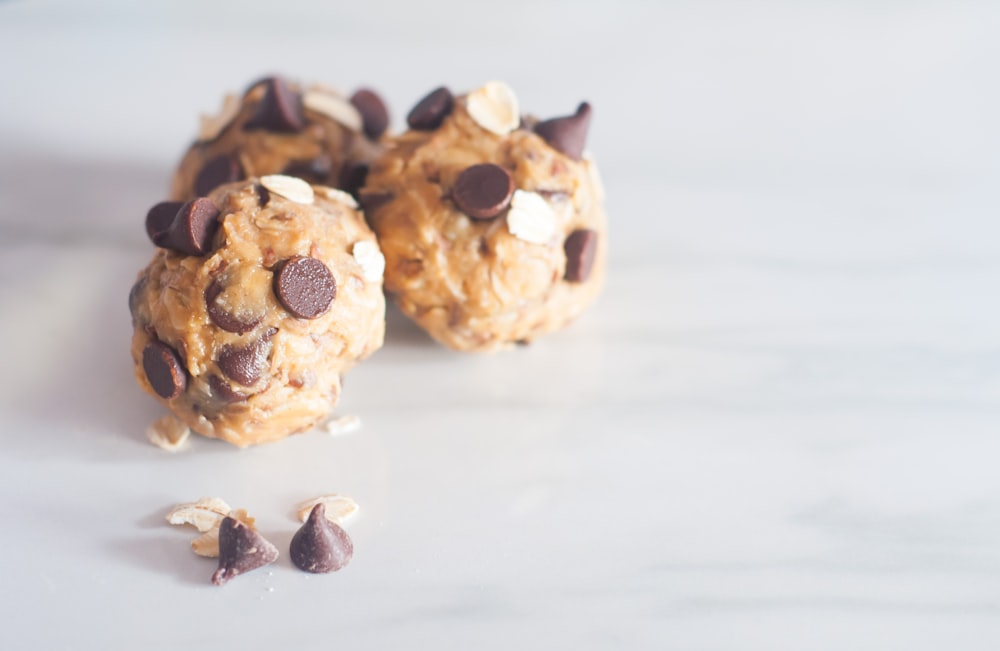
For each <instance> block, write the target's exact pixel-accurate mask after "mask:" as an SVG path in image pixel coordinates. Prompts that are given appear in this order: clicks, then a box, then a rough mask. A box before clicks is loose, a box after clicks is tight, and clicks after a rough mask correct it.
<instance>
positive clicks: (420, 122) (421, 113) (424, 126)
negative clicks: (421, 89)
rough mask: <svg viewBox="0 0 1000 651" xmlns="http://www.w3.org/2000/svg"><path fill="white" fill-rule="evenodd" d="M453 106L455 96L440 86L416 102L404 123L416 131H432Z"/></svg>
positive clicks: (439, 124)
mask: <svg viewBox="0 0 1000 651" xmlns="http://www.w3.org/2000/svg"><path fill="white" fill-rule="evenodd" d="M454 107H455V97H454V96H453V95H452V94H451V91H450V90H448V89H447V88H445V87H444V86H441V87H440V88H435V89H434V90H432V91H431V92H430V94H428V95H427V96H425V97H424V98H423V99H422V100H420V101H419V102H417V105H416V106H414V107H413V110H412V111H410V114H409V115H407V116H406V123H407V124H409V125H410V128H411V129H416V130H417V131H433V130H434V129H437V128H438V127H439V126H441V123H442V122H444V119H445V118H446V117H448V115H449V114H450V113H451V110H452V109H453V108H454Z"/></svg>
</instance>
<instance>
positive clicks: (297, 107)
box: [243, 77, 306, 133]
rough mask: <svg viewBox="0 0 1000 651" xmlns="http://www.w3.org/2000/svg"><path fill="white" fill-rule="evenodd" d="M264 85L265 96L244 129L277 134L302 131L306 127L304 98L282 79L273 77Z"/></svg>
mask: <svg viewBox="0 0 1000 651" xmlns="http://www.w3.org/2000/svg"><path fill="white" fill-rule="evenodd" d="M263 83H264V84H265V89H264V96H263V97H262V98H261V100H260V102H259V103H258V104H257V108H256V110H255V111H254V113H253V116H251V118H250V119H249V120H247V122H246V124H245V125H243V128H244V129H246V130H253V129H264V130H266V131H274V132H276V133H297V132H299V131H302V129H304V128H305V125H306V119H305V114H304V112H303V110H302V96H301V95H299V94H298V93H296V92H295V91H293V90H292V89H291V88H289V87H288V84H286V83H285V81H284V80H283V79H281V78H280V77H271V78H269V79H266V80H265V81H264V82H263Z"/></svg>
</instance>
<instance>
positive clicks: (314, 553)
mask: <svg viewBox="0 0 1000 651" xmlns="http://www.w3.org/2000/svg"><path fill="white" fill-rule="evenodd" d="M353 555H354V543H353V542H351V537H350V536H348V535H347V532H346V531H344V529H343V527H341V526H340V525H339V524H336V523H334V522H331V521H330V520H327V519H326V507H325V506H324V505H323V504H317V505H316V506H314V507H313V510H312V511H311V512H310V513H309V519H308V520H306V522H305V524H303V525H302V527H301V528H300V529H299V530H298V531H296V532H295V535H294V536H293V537H292V544H291V546H290V548H289V556H291V559H292V563H294V564H295V567H297V568H299V569H300V570H302V571H303V572H311V573H313V574H325V573H327V572H336V571H337V570H339V569H341V568H342V567H344V566H345V565H347V564H348V563H349V562H350V561H351V557H352V556H353Z"/></svg>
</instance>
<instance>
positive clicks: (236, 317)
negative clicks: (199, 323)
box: [205, 280, 264, 334]
mask: <svg viewBox="0 0 1000 651" xmlns="http://www.w3.org/2000/svg"><path fill="white" fill-rule="evenodd" d="M224 289H225V287H224V286H223V284H222V283H221V282H219V281H218V280H213V281H212V282H211V283H209V284H208V287H207V288H206V289H205V311H206V312H208V318H209V319H210V320H211V321H212V323H214V324H215V325H217V326H219V327H220V328H222V329H223V330H225V331H226V332H235V333H237V334H243V333H245V332H250V331H251V330H253V329H254V328H256V327H257V326H258V325H259V324H260V322H261V320H262V319H263V318H264V315H263V314H235V313H233V312H231V311H230V310H228V309H226V307H225V306H224V305H222V304H221V303H220V302H219V300H218V299H219V296H220V295H221V294H222V291H223V290H224Z"/></svg>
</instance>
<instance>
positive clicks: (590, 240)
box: [563, 229, 597, 283]
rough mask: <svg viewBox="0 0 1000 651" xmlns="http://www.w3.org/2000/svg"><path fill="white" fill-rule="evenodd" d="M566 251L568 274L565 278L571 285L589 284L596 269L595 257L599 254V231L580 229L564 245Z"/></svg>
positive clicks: (571, 234)
mask: <svg viewBox="0 0 1000 651" xmlns="http://www.w3.org/2000/svg"><path fill="white" fill-rule="evenodd" d="M563 248H564V249H565V251H566V274H565V275H564V276H563V278H565V279H566V280H567V281H569V282H571V283H583V282H587V279H588V278H590V272H591V271H592V270H593V268H594V255H595V254H596V253H597V231H593V230H590V229H580V230H576V231H573V232H572V233H570V234H569V237H567V238H566V243H565V244H564V245H563Z"/></svg>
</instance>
